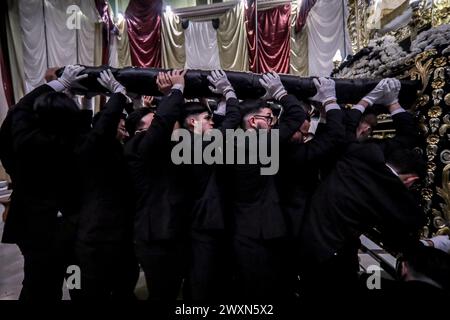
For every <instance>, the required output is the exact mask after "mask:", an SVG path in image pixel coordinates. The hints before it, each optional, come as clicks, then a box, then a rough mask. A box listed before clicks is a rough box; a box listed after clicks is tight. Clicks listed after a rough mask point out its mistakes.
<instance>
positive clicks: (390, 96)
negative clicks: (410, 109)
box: [377, 78, 402, 106]
mask: <svg viewBox="0 0 450 320" xmlns="http://www.w3.org/2000/svg"><path fill="white" fill-rule="evenodd" d="M385 80H386V82H385V83H384V87H383V88H384V95H383V97H381V98H380V99H379V100H378V101H377V103H379V104H382V105H385V106H388V105H391V104H394V103H396V102H398V94H399V93H400V89H401V87H402V84H401V83H400V81H399V80H397V79H394V78H387V79H385Z"/></svg>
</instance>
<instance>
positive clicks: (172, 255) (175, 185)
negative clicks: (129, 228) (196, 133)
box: [125, 70, 189, 300]
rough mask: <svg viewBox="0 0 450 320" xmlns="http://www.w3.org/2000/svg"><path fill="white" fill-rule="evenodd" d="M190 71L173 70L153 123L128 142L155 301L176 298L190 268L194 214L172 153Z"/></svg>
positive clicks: (144, 262) (142, 256)
mask: <svg viewBox="0 0 450 320" xmlns="http://www.w3.org/2000/svg"><path fill="white" fill-rule="evenodd" d="M185 73H186V71H183V72H182V71H177V70H175V71H172V72H171V73H170V74H169V77H168V79H169V88H171V89H170V90H169V93H168V95H167V96H166V97H164V98H163V100H162V101H161V103H160V105H159V107H158V111H157V113H156V114H154V116H153V118H152V119H151V124H150V126H149V127H148V128H147V130H142V131H141V132H137V133H136V135H135V136H134V137H133V138H132V139H130V140H129V141H128V142H127V144H126V146H125V156H126V159H127V162H128V166H129V170H130V173H131V177H132V181H133V186H134V191H135V193H136V199H137V200H136V209H135V219H134V238H135V249H136V256H137V258H138V261H139V263H140V265H141V267H142V269H143V270H144V273H145V278H146V282H147V287H148V291H149V300H175V299H176V297H177V294H178V292H179V290H180V286H181V281H182V278H183V275H184V274H183V273H184V270H185V266H184V264H185V259H184V254H185V247H184V246H185V243H186V239H187V233H188V232H187V231H188V230H189V228H188V227H187V226H188V223H189V217H188V212H187V205H186V198H185V195H184V192H185V190H184V189H183V187H182V183H181V182H182V181H183V179H182V176H181V175H180V174H179V173H180V172H179V170H178V169H177V167H176V166H175V165H174V164H173V163H172V160H171V157H170V156H171V149H172V142H171V135H172V131H173V128H174V125H175V123H176V121H177V120H178V119H179V117H180V112H181V107H182V105H183V104H184V98H183V90H184V75H185ZM160 90H161V89H160Z"/></svg>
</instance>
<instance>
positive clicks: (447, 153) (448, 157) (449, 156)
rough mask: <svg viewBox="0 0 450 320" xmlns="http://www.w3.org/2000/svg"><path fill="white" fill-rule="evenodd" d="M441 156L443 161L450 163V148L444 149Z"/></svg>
mask: <svg viewBox="0 0 450 320" xmlns="http://www.w3.org/2000/svg"><path fill="white" fill-rule="evenodd" d="M440 158H441V162H442V163H444V164H450V150H448V149H445V150H442V152H441V156H440Z"/></svg>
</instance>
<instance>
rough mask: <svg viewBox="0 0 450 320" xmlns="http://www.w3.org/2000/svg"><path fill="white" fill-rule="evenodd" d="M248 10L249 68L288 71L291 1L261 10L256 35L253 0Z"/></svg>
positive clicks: (260, 71) (257, 70)
mask: <svg viewBox="0 0 450 320" xmlns="http://www.w3.org/2000/svg"><path fill="white" fill-rule="evenodd" d="M245 13H246V14H245V16H246V27H247V43H248V48H249V58H250V62H249V68H250V71H253V72H258V73H262V72H269V71H272V70H273V71H275V72H278V73H289V53H290V41H289V40H290V32H289V18H290V16H291V5H290V4H286V5H282V6H278V7H275V8H272V9H269V10H264V11H258V34H257V39H256V34H255V4H254V2H253V1H252V2H251V3H250V4H249V5H248V6H247V7H246V11H245ZM256 41H257V43H256ZM256 44H257V45H256Z"/></svg>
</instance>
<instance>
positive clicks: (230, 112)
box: [182, 98, 241, 230]
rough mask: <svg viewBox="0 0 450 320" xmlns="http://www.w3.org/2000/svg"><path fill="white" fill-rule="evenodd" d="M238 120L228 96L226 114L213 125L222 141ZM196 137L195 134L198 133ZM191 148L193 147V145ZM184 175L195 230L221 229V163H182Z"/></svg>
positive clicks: (222, 152)
mask: <svg viewBox="0 0 450 320" xmlns="http://www.w3.org/2000/svg"><path fill="white" fill-rule="evenodd" d="M240 121H241V113H240V109H239V101H238V100H237V99H234V98H231V99H228V100H227V107H226V115H225V117H224V118H223V119H222V120H221V121H220V125H219V126H216V129H218V130H220V131H221V133H222V139H223V142H224V143H225V137H226V130H227V129H235V128H237V127H238V126H239V124H240ZM194 137H195V135H193V134H192V135H191V146H193V145H194ZM197 138H198V137H197ZM211 145H212V144H211V142H209V141H204V142H202V150H203V151H205V148H207V147H208V146H211ZM224 147H225V145H223V146H222V148H221V149H220V151H218V152H219V153H220V154H219V155H218V156H219V157H221V158H222V159H223V160H224V162H225V159H226V154H225V151H226V150H225V149H224ZM192 150H194V149H192ZM182 168H183V170H184V172H183V176H184V177H185V179H186V181H189V184H188V185H186V196H187V197H188V201H189V202H190V206H191V207H192V211H191V217H192V218H191V219H192V228H193V229H194V230H224V229H225V226H226V225H227V224H228V222H227V221H226V220H227V217H226V216H225V208H224V193H225V192H226V191H225V188H224V181H225V180H226V178H227V177H226V173H225V170H224V166H222V165H220V164H206V163H202V164H194V162H193V161H192V164H191V165H182Z"/></svg>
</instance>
